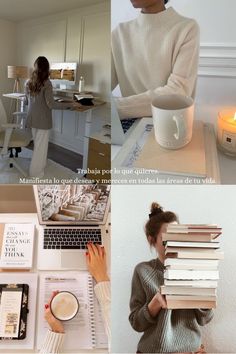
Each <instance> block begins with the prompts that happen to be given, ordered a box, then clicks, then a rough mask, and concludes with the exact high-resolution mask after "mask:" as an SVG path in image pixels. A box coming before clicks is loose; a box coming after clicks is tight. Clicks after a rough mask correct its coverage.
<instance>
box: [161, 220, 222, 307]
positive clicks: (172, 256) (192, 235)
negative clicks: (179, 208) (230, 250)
mask: <svg viewBox="0 0 236 354" xmlns="http://www.w3.org/2000/svg"><path fill="white" fill-rule="evenodd" d="M221 231H222V229H221V228H220V227H218V226H217V225H181V224H170V225H168V227H167V231H166V233H163V234H162V240H163V242H164V244H165V255H166V258H165V263H164V265H165V271H164V285H163V286H162V287H161V294H163V295H165V296H166V302H167V308H168V309H196V308H202V309H211V308H215V307H216V291H217V281H218V279H219V271H218V265H219V260H220V259H223V252H221V251H220V243H219V241H218V240H219V239H218V236H220V235H221Z"/></svg>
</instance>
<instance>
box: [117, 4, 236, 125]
mask: <svg viewBox="0 0 236 354" xmlns="http://www.w3.org/2000/svg"><path fill="white" fill-rule="evenodd" d="M111 3H112V28H114V27H115V26H116V25H117V24H118V23H119V22H124V21H127V20H129V19H132V18H135V17H136V16H137V14H138V12H139V10H135V9H133V7H132V5H131V4H130V1H129V0H122V5H123V6H122V7H121V6H120V2H119V1H117V0H111ZM168 6H173V7H174V8H175V9H176V11H178V12H179V13H181V14H183V15H185V16H187V17H191V18H195V19H196V20H197V22H198V23H199V25H200V30H201V51H200V65H199V80H198V88H197V96H196V118H197V119H201V120H204V121H207V122H212V123H213V124H216V121H217V113H218V111H219V110H220V109H221V108H223V107H229V106H230V107H232V106H233V107H236V37H235V33H236V32H235V13H236V1H235V0H224V1H222V0H170V1H169V4H168ZM235 110H236V108H235Z"/></svg>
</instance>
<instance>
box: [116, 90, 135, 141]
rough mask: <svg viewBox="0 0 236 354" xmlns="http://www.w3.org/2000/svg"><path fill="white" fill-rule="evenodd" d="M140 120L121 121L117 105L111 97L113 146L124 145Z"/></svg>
mask: <svg viewBox="0 0 236 354" xmlns="http://www.w3.org/2000/svg"><path fill="white" fill-rule="evenodd" d="M139 120H140V119H137V118H132V119H124V120H121V119H120V117H119V114H118V111H117V107H116V103H115V100H114V98H113V96H111V143H112V145H123V144H124V142H125V140H126V139H127V137H128V136H129V135H130V133H131V132H132V130H133V129H134V127H135V126H136V125H137V124H138V122H139Z"/></svg>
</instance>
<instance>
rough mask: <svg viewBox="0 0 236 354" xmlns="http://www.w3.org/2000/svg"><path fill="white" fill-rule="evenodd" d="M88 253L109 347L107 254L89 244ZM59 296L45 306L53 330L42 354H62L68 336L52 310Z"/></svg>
mask: <svg viewBox="0 0 236 354" xmlns="http://www.w3.org/2000/svg"><path fill="white" fill-rule="evenodd" d="M87 247H88V252H86V260H87V266H88V270H89V272H90V274H91V275H92V276H93V278H94V279H95V281H96V285H95V287H94V292H95V295H96V297H97V299H98V302H99V304H100V307H101V312H102V317H103V322H104V327H105V331H106V334H107V337H108V345H109V347H110V342H111V328H110V304H111V295H110V280H109V277H108V274H107V266H106V253H105V249H104V247H102V246H99V245H94V244H88V246H87ZM56 294H57V292H54V293H53V294H52V297H51V299H50V300H49V303H48V304H45V319H46V320H47V322H48V324H49V326H50V328H51V330H48V332H47V335H46V337H45V340H44V344H43V347H42V349H41V350H40V353H41V354H42V353H43V354H48V353H62V349H63V342H64V339H65V336H66V333H65V331H64V327H63V324H62V322H61V321H59V320H57V319H56V318H55V317H54V316H53V314H52V312H51V310H50V302H51V300H52V299H53V297H54V296H55V295H56Z"/></svg>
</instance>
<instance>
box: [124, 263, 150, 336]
mask: <svg viewBox="0 0 236 354" xmlns="http://www.w3.org/2000/svg"><path fill="white" fill-rule="evenodd" d="M129 321H130V324H131V326H132V327H133V329H134V330H135V331H137V332H144V331H145V330H146V329H147V328H149V327H150V326H152V325H153V324H155V323H156V319H155V318H153V317H152V316H151V315H150V313H149V310H148V302H147V299H146V294H145V292H144V289H143V287H142V283H141V280H140V277H139V274H138V272H137V269H135V270H134V274H133V279H132V289H131V298H130V315H129Z"/></svg>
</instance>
